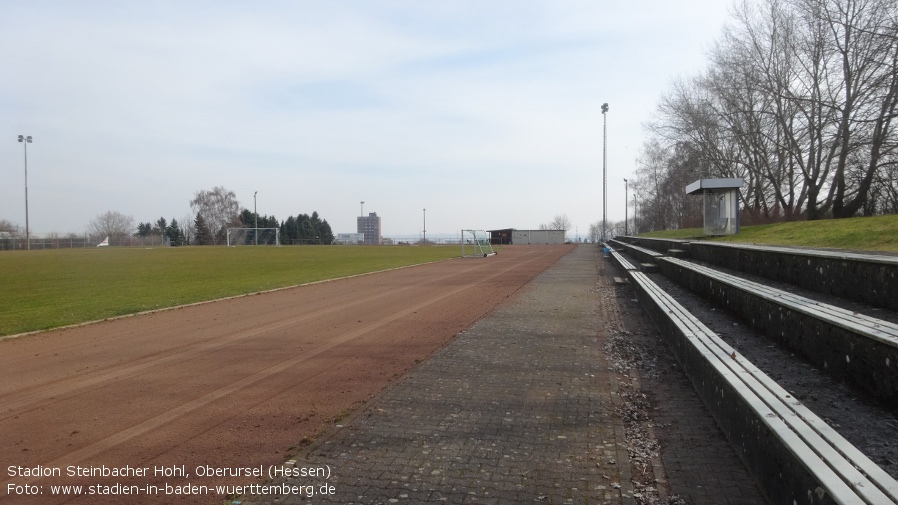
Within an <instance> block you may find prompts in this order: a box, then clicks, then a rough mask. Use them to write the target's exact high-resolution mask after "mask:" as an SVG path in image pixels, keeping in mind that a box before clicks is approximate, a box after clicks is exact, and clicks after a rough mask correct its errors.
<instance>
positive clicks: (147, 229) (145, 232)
mask: <svg viewBox="0 0 898 505" xmlns="http://www.w3.org/2000/svg"><path fill="white" fill-rule="evenodd" d="M152 232H153V225H152V224H150V223H137V236H138V237H149V236H150V233H152Z"/></svg>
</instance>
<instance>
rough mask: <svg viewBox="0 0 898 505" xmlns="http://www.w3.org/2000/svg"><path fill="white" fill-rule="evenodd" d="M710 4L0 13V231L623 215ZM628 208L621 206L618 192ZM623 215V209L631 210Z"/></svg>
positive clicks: (493, 224)
mask: <svg viewBox="0 0 898 505" xmlns="http://www.w3.org/2000/svg"><path fill="white" fill-rule="evenodd" d="M728 5H729V2H725V1H723V0H630V1H627V2H621V1H599V0H593V1H561V0H552V1H529V0H509V1H487V0H478V1H470V2H468V1H407V2H403V1H364V2H363V1H341V2H335V1H330V0H328V1H306V0H299V1H270V2H269V1H260V2H243V1H241V2H238V1H233V2H227V1H209V2H194V1H177V2H156V1H154V2H113V1H108V2H102V1H80V0H79V1H55V2H43V1H27V2H13V1H11V0H0V75H2V77H0V139H3V140H2V142H0V219H6V220H9V221H12V222H14V223H17V224H19V225H20V226H22V227H24V225H25V197H24V188H25V180H24V179H25V178H24V160H23V154H24V153H23V146H22V144H20V143H18V142H17V141H16V139H17V136H18V135H20V134H22V135H31V136H33V137H34V143H33V144H29V146H28V197H29V198H28V199H29V210H30V223H31V230H32V233H34V234H46V233H51V232H56V233H68V232H79V233H80V232H83V231H84V230H85V229H86V227H87V225H88V223H89V222H90V221H91V220H92V219H94V218H95V217H96V216H97V215H99V214H101V213H103V212H106V211H107V210H115V211H118V212H121V213H123V214H126V215H129V216H132V217H133V218H134V220H135V224H136V223H137V222H143V221H155V220H156V219H158V218H159V217H165V218H166V219H171V218H173V217H174V218H176V219H178V220H179V221H181V220H182V218H183V217H185V216H188V215H190V214H191V212H190V206H189V201H190V200H191V198H192V197H193V195H194V193H195V192H196V191H198V190H202V189H211V188H213V187H214V186H224V187H225V188H227V189H230V190H233V191H234V192H235V193H236V194H237V197H238V199H239V201H240V204H241V205H242V207H244V208H248V209H250V210H252V209H253V193H254V192H256V191H258V212H259V214H263V215H264V214H267V215H274V216H276V217H277V218H278V219H280V220H284V219H286V218H287V217H288V216H290V215H297V214H301V213H308V214H311V213H312V211H318V213H319V215H321V217H323V218H324V219H327V220H328V222H329V223H330V225H331V227H332V228H333V230H334V232H335V233H339V232H355V231H356V217H357V216H358V215H359V213H360V212H361V206H360V204H359V202H360V201H362V200H364V201H365V205H364V212H365V214H368V213H369V212H377V214H378V215H379V216H381V217H382V219H383V234H384V235H385V236H397V237H399V236H407V237H417V236H419V235H420V233H421V230H422V226H423V219H424V211H423V209H425V208H426V209H427V211H426V219H427V232H428V235H436V234H457V233H458V230H459V229H462V228H476V229H495V228H518V229H528V228H537V227H538V226H539V225H540V224H541V223H548V222H550V221H551V220H552V218H553V217H554V216H556V215H559V214H567V216H568V217H569V218H570V220H571V223H572V230H571V231H574V230H578V231H579V233H580V234H581V235H586V233H587V231H588V227H589V224H590V223H595V222H599V221H600V220H601V217H602V201H601V192H602V113H601V104H602V103H604V102H607V103H608V104H609V108H610V109H609V112H608V117H607V120H608V165H607V167H608V187H609V189H608V219H609V221H614V220H622V219H623V216H624V196H623V191H624V182H623V178H624V177H627V178H629V177H631V176H632V175H633V172H634V170H635V160H636V157H637V156H638V153H639V149H640V147H641V145H642V142H643V139H644V132H643V129H642V125H643V124H644V123H645V122H646V121H648V120H649V119H650V118H651V116H652V113H653V111H654V110H655V107H656V105H657V103H658V100H659V98H660V97H661V95H662V94H663V93H664V92H665V91H666V90H667V89H668V88H669V85H670V82H671V80H672V79H674V78H677V77H685V76H690V75H693V74H695V73H697V72H699V71H701V70H702V69H703V68H705V66H706V61H707V53H708V49H709V48H710V46H711V45H712V43H713V42H714V40H715V39H716V38H717V37H718V35H719V33H720V31H721V29H722V27H723V25H724V23H725V22H726V20H727V6H728ZM631 198H632V195H631ZM631 211H632V208H631Z"/></svg>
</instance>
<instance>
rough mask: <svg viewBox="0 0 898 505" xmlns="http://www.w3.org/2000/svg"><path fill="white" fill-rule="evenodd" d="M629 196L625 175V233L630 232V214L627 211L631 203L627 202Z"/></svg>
mask: <svg viewBox="0 0 898 505" xmlns="http://www.w3.org/2000/svg"><path fill="white" fill-rule="evenodd" d="M629 198H630V197H629V196H627V178H626V177H624V235H629V234H630V233H629V229H628V228H627V220H628V219H630V216H628V215H627V212H628V211H629V210H630V204H629V203H628V202H627V201H628V200H629Z"/></svg>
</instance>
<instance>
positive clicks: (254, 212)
mask: <svg viewBox="0 0 898 505" xmlns="http://www.w3.org/2000/svg"><path fill="white" fill-rule="evenodd" d="M258 194H259V192H258V191H256V192H255V193H253V217H255V218H256V230H255V233H253V237H255V239H256V245H259V213H258V212H256V195H258Z"/></svg>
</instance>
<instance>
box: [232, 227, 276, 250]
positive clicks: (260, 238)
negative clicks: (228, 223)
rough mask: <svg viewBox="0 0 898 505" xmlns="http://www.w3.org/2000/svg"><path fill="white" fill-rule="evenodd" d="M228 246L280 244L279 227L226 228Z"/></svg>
mask: <svg viewBox="0 0 898 505" xmlns="http://www.w3.org/2000/svg"><path fill="white" fill-rule="evenodd" d="M227 238H228V246H229V247H230V246H238V245H274V246H279V245H281V229H280V228H228V233H227Z"/></svg>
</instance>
